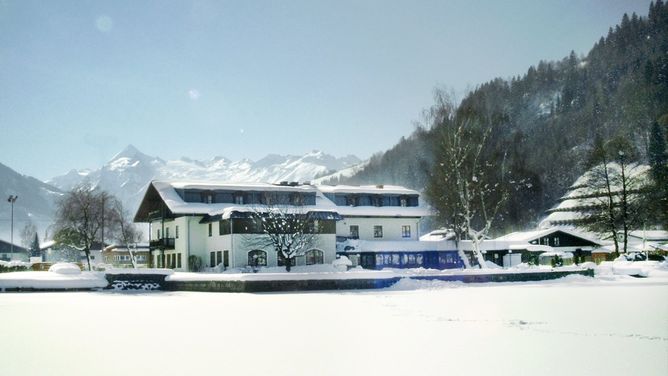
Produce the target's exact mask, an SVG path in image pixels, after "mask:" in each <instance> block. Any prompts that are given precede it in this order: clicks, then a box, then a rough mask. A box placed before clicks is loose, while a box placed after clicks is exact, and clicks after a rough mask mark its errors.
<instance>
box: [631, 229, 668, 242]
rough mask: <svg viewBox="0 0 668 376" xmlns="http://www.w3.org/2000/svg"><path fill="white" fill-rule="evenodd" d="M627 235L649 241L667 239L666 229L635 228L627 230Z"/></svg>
mask: <svg viewBox="0 0 668 376" xmlns="http://www.w3.org/2000/svg"><path fill="white" fill-rule="evenodd" d="M629 236H632V237H634V238H638V239H643V238H644V239H645V240H649V241H665V240H668V231H665V230H645V231H643V230H636V231H631V232H629Z"/></svg>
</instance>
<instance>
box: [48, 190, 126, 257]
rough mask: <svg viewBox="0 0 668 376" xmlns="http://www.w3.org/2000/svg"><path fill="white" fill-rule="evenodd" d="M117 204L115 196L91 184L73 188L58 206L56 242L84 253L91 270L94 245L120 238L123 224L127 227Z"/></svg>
mask: <svg viewBox="0 0 668 376" xmlns="http://www.w3.org/2000/svg"><path fill="white" fill-rule="evenodd" d="M117 203H118V200H117V199H116V198H115V197H114V196H112V195H110V194H108V193H107V192H105V191H101V190H95V189H93V188H92V187H91V186H90V185H88V184H82V185H79V186H77V187H75V188H73V189H72V190H71V191H70V192H68V193H67V194H66V195H65V197H64V198H63V199H62V200H61V201H60V202H58V206H57V211H56V220H55V223H54V229H55V234H54V237H53V238H54V240H55V241H57V242H59V243H61V244H65V245H68V246H71V247H73V248H75V249H79V250H81V251H84V253H85V254H86V259H87V262H88V269H89V270H90V269H91V265H90V250H91V247H92V246H93V244H94V243H95V242H100V243H103V242H104V239H105V237H108V238H109V239H113V238H118V236H119V235H118V234H119V233H120V232H121V231H119V229H120V228H121V227H122V226H121V225H120V224H121V223H125V221H124V220H122V219H123V217H124V215H123V213H122V212H119V211H118V207H117V205H118V204H117ZM105 231H106V232H105Z"/></svg>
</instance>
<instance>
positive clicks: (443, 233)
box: [420, 228, 455, 242]
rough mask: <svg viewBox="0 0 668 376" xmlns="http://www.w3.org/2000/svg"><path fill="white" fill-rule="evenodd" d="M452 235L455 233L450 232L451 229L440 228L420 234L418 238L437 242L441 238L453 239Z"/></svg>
mask: <svg viewBox="0 0 668 376" xmlns="http://www.w3.org/2000/svg"><path fill="white" fill-rule="evenodd" d="M454 237H455V233H454V232H452V230H448V229H443V228H442V229H438V230H434V231H432V232H430V233H428V234H424V235H422V236H420V240H421V241H423V242H437V241H441V240H448V239H453V238H454Z"/></svg>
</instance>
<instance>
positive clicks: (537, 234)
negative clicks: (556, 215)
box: [494, 227, 601, 244]
mask: <svg viewBox="0 0 668 376" xmlns="http://www.w3.org/2000/svg"><path fill="white" fill-rule="evenodd" d="M559 231H560V232H563V233H566V234H569V235H571V236H575V237H578V238H581V239H584V240H587V241H589V242H592V243H595V244H601V241H600V240H598V239H595V238H593V237H591V236H589V235H587V234H584V233H581V232H578V231H575V230H571V229H568V228H565V227H552V228H547V229H543V230H533V231H521V232H519V231H518V232H512V233H510V234H507V235H504V236H501V237H498V238H496V239H494V240H502V241H518V242H519V241H523V242H530V241H532V240H536V239H539V238H542V237H543V236H546V235H550V234H553V233H555V232H559Z"/></svg>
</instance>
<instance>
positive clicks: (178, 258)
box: [176, 253, 181, 268]
mask: <svg viewBox="0 0 668 376" xmlns="http://www.w3.org/2000/svg"><path fill="white" fill-rule="evenodd" d="M176 267H177V268H180V267H181V254H180V253H177V254H176Z"/></svg>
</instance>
